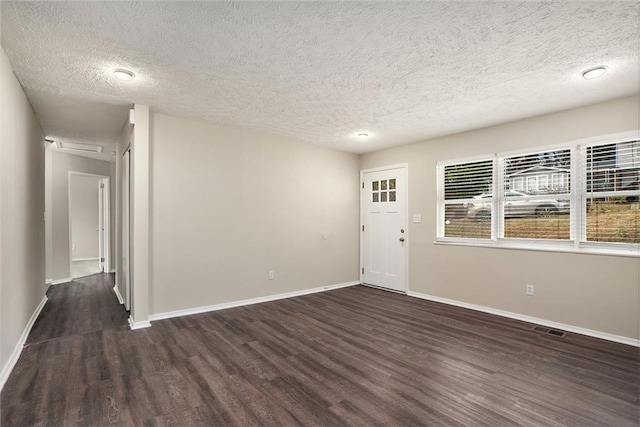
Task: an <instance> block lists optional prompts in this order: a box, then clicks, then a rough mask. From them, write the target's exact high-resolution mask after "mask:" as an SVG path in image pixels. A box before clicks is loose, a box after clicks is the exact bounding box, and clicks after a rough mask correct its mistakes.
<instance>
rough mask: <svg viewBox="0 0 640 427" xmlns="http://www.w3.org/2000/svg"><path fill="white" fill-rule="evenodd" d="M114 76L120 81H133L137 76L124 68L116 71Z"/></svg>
mask: <svg viewBox="0 0 640 427" xmlns="http://www.w3.org/2000/svg"><path fill="white" fill-rule="evenodd" d="M113 75H114V76H116V77H117V78H119V79H120V80H125V81H129V80H133V78H134V77H135V76H136V75H135V74H133V72H131V71H129V70H125V69H123V68H119V69H117V70H114V71H113Z"/></svg>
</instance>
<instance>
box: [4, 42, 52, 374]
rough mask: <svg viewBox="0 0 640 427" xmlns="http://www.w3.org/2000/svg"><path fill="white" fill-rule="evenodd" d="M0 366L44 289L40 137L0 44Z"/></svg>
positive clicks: (37, 125) (42, 146)
mask: <svg viewBox="0 0 640 427" xmlns="http://www.w3.org/2000/svg"><path fill="white" fill-rule="evenodd" d="M0 188H1V190H0V191H1V194H2V197H1V198H0V199H1V200H2V202H1V206H0V230H1V231H0V233H1V234H0V369H3V370H4V368H5V365H6V364H7V362H8V360H9V358H10V356H11V353H12V352H13V350H14V348H15V346H16V344H17V343H18V341H19V339H20V336H21V334H22V332H23V331H24V329H25V327H26V326H27V323H28V321H29V319H30V318H31V316H32V315H33V313H34V311H35V309H36V307H37V306H38V304H39V303H40V301H42V298H43V296H44V294H45V290H46V288H45V229H44V136H43V134H42V130H41V128H40V125H39V123H38V120H37V119H36V117H35V115H34V113H33V110H32V109H31V106H30V105H29V102H28V101H27V98H26V97H25V95H24V93H23V91H22V88H21V87H20V84H19V83H18V80H17V79H16V78H15V77H14V75H13V72H12V71H11V67H10V65H9V60H8V58H7V56H6V55H5V53H4V51H3V50H2V49H0Z"/></svg>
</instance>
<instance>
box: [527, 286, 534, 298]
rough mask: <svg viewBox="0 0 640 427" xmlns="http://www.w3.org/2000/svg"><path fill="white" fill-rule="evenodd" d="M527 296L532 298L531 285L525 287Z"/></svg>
mask: <svg viewBox="0 0 640 427" xmlns="http://www.w3.org/2000/svg"><path fill="white" fill-rule="evenodd" d="M527 295H528V296H530V297H531V296H533V285H527Z"/></svg>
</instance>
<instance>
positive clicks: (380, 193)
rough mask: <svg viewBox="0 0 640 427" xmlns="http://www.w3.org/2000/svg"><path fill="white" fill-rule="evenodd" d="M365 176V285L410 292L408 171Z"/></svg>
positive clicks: (394, 169)
mask: <svg viewBox="0 0 640 427" xmlns="http://www.w3.org/2000/svg"><path fill="white" fill-rule="evenodd" d="M360 175H361V178H362V179H361V191H362V194H361V208H360V209H361V217H362V224H361V233H362V241H361V246H360V247H361V254H360V258H361V263H362V266H361V270H360V271H361V278H360V280H361V281H362V283H367V284H370V285H375V286H381V287H383V288H388V289H392V290H395V291H400V292H406V290H407V285H406V275H407V247H408V240H409V239H408V232H407V231H408V230H407V168H406V166H394V167H389V168H388V169H382V168H381V169H376V170H366V171H362V172H361V173H360Z"/></svg>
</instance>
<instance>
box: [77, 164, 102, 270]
mask: <svg viewBox="0 0 640 427" xmlns="http://www.w3.org/2000/svg"><path fill="white" fill-rule="evenodd" d="M99 185H100V178H99V177H95V176H88V175H71V186H70V192H71V239H72V246H73V249H72V252H71V256H72V259H73V260H79V259H89V258H91V259H98V258H99V256H100V250H99V245H100V242H99V239H98V227H99V214H100V203H99V198H100V190H99Z"/></svg>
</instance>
